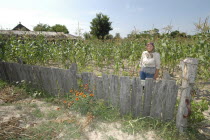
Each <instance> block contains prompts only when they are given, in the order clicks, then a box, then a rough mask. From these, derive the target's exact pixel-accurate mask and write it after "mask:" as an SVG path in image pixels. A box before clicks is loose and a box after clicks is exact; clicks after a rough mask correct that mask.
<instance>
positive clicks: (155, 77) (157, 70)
mask: <svg viewBox="0 0 210 140" xmlns="http://www.w3.org/2000/svg"><path fill="white" fill-rule="evenodd" d="M158 74H159V69H156V70H155V75H154V79H155V80H156V79H157V77H158Z"/></svg>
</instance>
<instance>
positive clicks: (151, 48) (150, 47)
mask: <svg viewBox="0 0 210 140" xmlns="http://www.w3.org/2000/svg"><path fill="white" fill-rule="evenodd" d="M146 49H147V51H148V52H154V51H155V46H154V43H152V42H149V43H147V45H146Z"/></svg>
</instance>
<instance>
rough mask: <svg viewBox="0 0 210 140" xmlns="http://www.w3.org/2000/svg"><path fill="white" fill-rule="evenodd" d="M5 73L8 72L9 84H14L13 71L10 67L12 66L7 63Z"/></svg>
mask: <svg viewBox="0 0 210 140" xmlns="http://www.w3.org/2000/svg"><path fill="white" fill-rule="evenodd" d="M5 71H6V75H7V80H9V82H12V75H11V73H12V70H11V67H10V64H9V63H7V62H5Z"/></svg>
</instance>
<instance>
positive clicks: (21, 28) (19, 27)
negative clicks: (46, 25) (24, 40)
mask: <svg viewBox="0 0 210 140" xmlns="http://www.w3.org/2000/svg"><path fill="white" fill-rule="evenodd" d="M12 30H18V31H30V30H29V29H28V28H26V27H25V26H23V25H22V24H21V22H19V24H18V25H17V26H15V27H14V28H13V29H12Z"/></svg>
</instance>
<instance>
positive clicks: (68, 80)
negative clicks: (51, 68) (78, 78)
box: [63, 70, 75, 93]
mask: <svg viewBox="0 0 210 140" xmlns="http://www.w3.org/2000/svg"><path fill="white" fill-rule="evenodd" d="M64 72H65V73H64V79H63V84H64V85H63V88H64V92H65V93H68V92H69V90H70V89H73V88H74V85H75V84H74V82H75V81H74V78H73V77H74V76H73V74H72V73H71V71H70V70H65V71H64Z"/></svg>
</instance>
